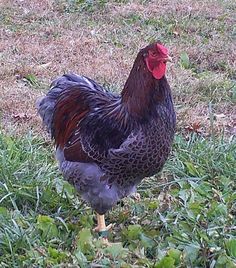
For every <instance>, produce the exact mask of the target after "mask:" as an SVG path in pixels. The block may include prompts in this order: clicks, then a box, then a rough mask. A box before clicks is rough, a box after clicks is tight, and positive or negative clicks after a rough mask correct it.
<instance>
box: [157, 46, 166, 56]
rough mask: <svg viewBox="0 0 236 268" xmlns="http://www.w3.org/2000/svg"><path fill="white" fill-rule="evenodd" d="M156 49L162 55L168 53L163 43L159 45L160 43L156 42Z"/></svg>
mask: <svg viewBox="0 0 236 268" xmlns="http://www.w3.org/2000/svg"><path fill="white" fill-rule="evenodd" d="M157 49H158V51H159V52H160V53H161V54H163V55H167V54H168V49H167V48H166V47H164V46H163V45H161V44H157Z"/></svg>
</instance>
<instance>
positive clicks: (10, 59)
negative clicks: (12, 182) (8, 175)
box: [0, 0, 236, 133]
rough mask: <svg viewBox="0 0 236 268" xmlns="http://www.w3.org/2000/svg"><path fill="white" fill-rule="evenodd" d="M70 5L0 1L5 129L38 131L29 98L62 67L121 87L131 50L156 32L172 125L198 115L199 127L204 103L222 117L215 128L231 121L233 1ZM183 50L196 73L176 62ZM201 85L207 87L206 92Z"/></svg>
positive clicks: (0, 101) (0, 94)
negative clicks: (163, 50) (167, 56)
mask: <svg viewBox="0 0 236 268" xmlns="http://www.w3.org/2000/svg"><path fill="white" fill-rule="evenodd" d="M70 3H72V4H69V2H67V1H65V0H61V1H57V2H56V1H52V0H48V1H46V0H44V1H35V0H34V1H10V0H4V1H1V3H0V10H1V11H0V12H1V30H0V59H1V65H0V78H1V86H0V87H1V88H0V112H1V114H2V119H1V121H2V125H3V128H4V129H5V130H6V131H8V132H9V131H12V129H14V132H15V133H24V132H26V131H28V130H29V129H33V131H35V132H39V131H41V123H40V121H39V119H38V117H37V115H36V112H35V108H34V103H35V100H36V99H37V97H38V96H40V95H42V94H43V92H45V91H46V89H47V87H48V85H49V84H50V81H51V80H52V79H54V78H55V77H56V76H59V75H61V74H63V73H65V72H75V73H79V74H84V75H87V76H89V77H91V78H93V79H96V80H98V81H100V82H101V83H107V84H110V85H111V86H112V87H113V88H119V89H121V88H122V85H123V84H124V82H125V80H126V78H127V76H128V73H129V70H130V68H131V65H132V62H133V60H134V57H135V54H136V53H137V51H138V49H139V48H140V47H142V46H144V45H146V44H147V43H148V42H150V40H153V39H156V38H160V39H161V40H162V41H163V42H165V43H166V44H167V46H168V47H169V48H170V51H171V54H172V55H173V56H174V64H172V65H170V66H169V70H168V79H169V81H170V84H171V86H172V88H173V90H174V94H175V100H176V101H175V102H176V104H177V112H178V118H179V126H180V127H181V126H182V127H185V126H186V125H188V124H190V123H192V122H195V121H199V122H201V123H202V125H203V127H204V128H206V129H207V128H208V126H209V119H208V118H209V115H208V114H209V110H208V103H209V101H213V103H214V106H213V109H214V110H213V112H214V113H216V114H217V115H218V114H224V115H225V116H222V117H219V118H217V116H216V120H215V126H216V128H217V129H218V128H219V129H221V128H222V127H227V125H229V124H231V125H232V124H235V120H236V119H235V118H236V111H235V106H234V103H233V101H232V100H231V95H232V92H231V91H230V87H231V84H233V83H234V82H233V79H235V69H236V61H235V58H236V55H235V51H236V49H235V44H234V42H233V41H232V40H233V37H234V36H233V34H235V33H233V31H235V29H233V24H234V17H233V14H234V11H235V4H234V2H233V0H232V1H231V2H230V1H228V2H225V3H221V2H220V1H216V0H215V1H206V0H204V1H201V3H199V2H197V1H187V0H185V1H177V0H175V1H165V3H163V1H145V2H144V3H143V4H142V3H141V1H127V3H123V4H118V3H116V2H115V1H109V3H107V4H105V5H104V6H102V7H101V6H99V1H97V3H98V4H95V7H93V11H91V10H90V9H86V5H85V6H84V7H85V8H84V9H83V10H81V9H82V8H81V6H78V5H76V4H75V3H76V2H73V1H71V2H70ZM76 9H77V10H76ZM183 51H186V52H187V53H188V55H189V57H190V61H191V63H193V65H194V68H196V69H198V70H197V72H196V71H193V69H192V68H190V69H188V70H186V69H184V68H181V67H180V65H179V56H180V54H181V52H183ZM203 71H204V72H205V71H208V72H209V75H208V77H207V78H204V79H203V78H201V77H199V75H198V74H199V73H201V72H203ZM27 75H33V76H34V77H35V78H36V79H37V81H38V84H36V85H31V84H30V83H29V82H27V80H26V79H25V77H27ZM213 80H214V81H213ZM217 83H218V84H219V87H220V88H217V85H218V84H217ZM221 88H222V96H221V93H220V90H221ZM208 89H210V91H214V90H215V93H213V96H212V94H211V96H209V92H208V91H209V90H208ZM216 93H217V94H216ZM226 96H227V97H226ZM19 113H23V114H25V116H24V115H22V114H21V116H19ZM206 131H208V130H206Z"/></svg>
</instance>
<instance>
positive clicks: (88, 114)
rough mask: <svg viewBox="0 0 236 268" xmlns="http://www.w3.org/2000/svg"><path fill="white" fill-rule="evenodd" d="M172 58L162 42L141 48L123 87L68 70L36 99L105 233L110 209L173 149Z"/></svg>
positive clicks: (64, 164)
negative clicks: (112, 86) (112, 90)
mask: <svg viewBox="0 0 236 268" xmlns="http://www.w3.org/2000/svg"><path fill="white" fill-rule="evenodd" d="M170 59H171V58H170V57H169V55H168V50H167V49H166V48H165V47H164V46H163V45H162V44H161V43H159V42H156V43H153V44H150V45H148V46H147V47H145V48H143V49H141V50H140V51H139V53H138V55H137V57H136V59H135V62H134V64H133V67H132V69H131V72H130V74H129V77H128V79H127V81H126V83H125V85H124V88H123V90H122V92H121V95H115V94H113V93H110V92H109V91H107V90H106V89H104V88H103V87H101V86H100V85H99V84H97V83H96V82H95V81H93V80H92V79H90V78H88V77H85V76H80V75H75V74H66V75H63V76H61V77H59V78H57V79H56V80H55V81H53V82H52V84H51V87H50V90H49V92H48V93H47V95H46V96H44V97H42V98H41V99H40V100H39V101H38V103H37V109H38V112H39V115H40V116H41V117H42V120H43V123H44V125H45V126H46V128H47V130H48V132H49V133H50V134H51V136H52V138H53V139H54V141H55V146H56V159H57V160H58V163H59V168H60V170H61V172H62V174H63V176H64V178H65V179H66V180H67V181H68V182H69V183H71V184H72V185H74V187H75V188H76V189H77V191H78V192H79V193H80V194H81V196H82V198H83V199H84V200H86V201H87V202H88V203H89V204H90V206H91V207H92V208H93V209H94V210H95V211H96V212H97V223H98V226H97V227H96V228H95V229H96V230H97V231H98V232H100V233H101V234H104V233H106V232H107V230H108V229H109V227H110V225H109V226H106V225H105V219H104V214H105V213H106V212H107V211H108V210H109V209H111V208H112V207H113V206H114V205H115V204H116V203H117V202H118V201H119V200H120V199H122V198H124V197H125V196H128V195H130V194H132V193H134V192H135V191H136V187H137V185H138V184H139V183H140V182H141V180H142V179H143V178H144V177H149V176H152V175H154V174H156V173H158V172H159V171H160V170H161V169H162V167H163V165H164V163H165V161H166V160H167V157H168V155H169V153H170V149H171V144H172V141H173V138H174V132H175V124H176V116H175V111H174V107H173V102H172V96H171V89H170V87H169V84H168V82H167V79H166V77H165V72H166V63H167V61H170Z"/></svg>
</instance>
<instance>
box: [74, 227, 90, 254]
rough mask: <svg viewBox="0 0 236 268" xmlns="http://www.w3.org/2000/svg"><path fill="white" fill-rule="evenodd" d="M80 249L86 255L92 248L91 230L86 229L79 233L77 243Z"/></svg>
mask: <svg viewBox="0 0 236 268" xmlns="http://www.w3.org/2000/svg"><path fill="white" fill-rule="evenodd" d="M77 245H78V247H79V249H80V250H81V251H82V252H83V253H85V252H88V251H90V250H91V248H92V234H91V231H90V229H88V228H84V229H82V230H81V231H80V232H79V239H78V241H77Z"/></svg>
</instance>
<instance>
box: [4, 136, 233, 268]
mask: <svg viewBox="0 0 236 268" xmlns="http://www.w3.org/2000/svg"><path fill="white" fill-rule="evenodd" d="M51 152H52V148H51V147H50V146H49V145H48V144H46V143H45V142H44V141H43V140H40V139H39V138H37V137H33V136H32V135H31V134H29V135H28V136H26V137H21V138H15V137H10V136H6V135H3V134H1V135H0V166H1V168H0V177H1V182H0V219H1V220H0V266H1V267H70V266H69V265H72V264H73V265H77V267H90V266H91V265H92V264H93V265H94V267H210V265H212V266H211V267H217V268H220V267H222V268H223V267H235V265H236V252H235V251H236V229H235V226H236V220H235V214H236V207H235V203H236V202H235V201H236V187H235V159H236V143H235V140H231V141H224V139H215V140H214V139H205V138H202V137H196V136H195V135H194V134H193V135H192V136H191V137H190V139H188V141H186V140H185V139H184V138H183V137H182V136H181V135H178V136H176V139H175V144H174V149H173V152H172V156H171V158H170V160H169V161H168V163H167V164H166V166H165V169H164V170H163V172H162V175H161V176H158V177H152V178H150V179H147V180H145V181H144V182H143V183H142V185H141V186H140V188H139V192H140V194H141V197H142V198H141V201H140V202H134V201H133V200H131V199H129V198H127V199H125V200H124V201H123V202H122V203H121V204H119V205H117V206H116V207H115V208H114V209H113V210H112V211H111V212H109V213H108V214H107V222H116V226H115V228H114V230H113V231H112V232H111V234H110V241H114V242H120V243H118V244H114V245H113V246H112V247H110V248H107V247H106V246H103V245H101V242H100V240H99V239H98V236H97V234H96V233H94V232H93V231H92V227H93V226H94V225H95V222H94V212H92V211H91V209H90V208H89V207H87V206H86V204H84V203H83V202H82V201H81V200H80V199H79V198H78V197H77V196H76V193H75V192H74V189H73V187H71V186H70V185H69V184H67V183H66V182H64V181H63V180H62V177H61V176H60V174H59V173H58V171H57V164H56V163H55V161H54V158H53V155H52V154H51ZM85 242H86V243H85ZM95 264H96V265H97V266H95ZM60 265H62V266H60ZM63 265H64V266H63ZM99 265H100V266H99ZM135 265H136V266H135ZM171 265H172V266H171ZM213 265H214V266H213ZM71 267H72V266H71Z"/></svg>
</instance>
